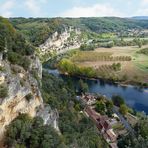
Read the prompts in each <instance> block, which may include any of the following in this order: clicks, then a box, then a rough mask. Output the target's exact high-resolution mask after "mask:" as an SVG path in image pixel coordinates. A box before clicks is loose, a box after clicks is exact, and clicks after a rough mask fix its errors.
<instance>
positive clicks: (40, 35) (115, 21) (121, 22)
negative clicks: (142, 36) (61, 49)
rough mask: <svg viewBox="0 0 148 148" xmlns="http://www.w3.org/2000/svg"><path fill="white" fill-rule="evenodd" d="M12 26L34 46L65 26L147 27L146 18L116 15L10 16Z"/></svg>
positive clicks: (116, 29)
mask: <svg viewBox="0 0 148 148" xmlns="http://www.w3.org/2000/svg"><path fill="white" fill-rule="evenodd" d="M10 21H11V23H12V24H13V25H14V27H15V28H16V29H17V30H19V31H20V32H21V33H23V34H24V35H25V37H26V38H27V39H28V40H29V41H31V43H33V45H35V46H39V45H40V44H42V43H44V42H45V40H46V39H47V38H48V37H49V36H50V35H51V34H53V33H54V32H55V31H58V32H62V31H63V30H64V28H65V26H74V27H76V28H80V29H81V30H82V31H84V32H94V33H108V32H114V33H115V32H118V33H119V32H121V31H122V32H123V31H126V30H128V29H148V20H138V19H132V18H118V17H91V18H28V19H26V18H10Z"/></svg>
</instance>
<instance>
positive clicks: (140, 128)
mask: <svg viewBox="0 0 148 148" xmlns="http://www.w3.org/2000/svg"><path fill="white" fill-rule="evenodd" d="M147 127H148V118H141V119H140V120H139V122H138V123H137V124H136V126H135V130H136V131H137V133H138V134H140V135H141V136H142V137H143V138H147V139H148V128H147Z"/></svg>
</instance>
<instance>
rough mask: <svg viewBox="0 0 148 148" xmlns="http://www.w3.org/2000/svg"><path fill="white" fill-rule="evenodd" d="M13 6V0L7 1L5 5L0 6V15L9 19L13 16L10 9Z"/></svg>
mask: <svg viewBox="0 0 148 148" xmlns="http://www.w3.org/2000/svg"><path fill="white" fill-rule="evenodd" d="M14 5H15V1H14V0H7V1H6V2H5V3H3V4H2V5H1V10H0V14H1V15H2V16H4V17H11V16H13V12H12V8H13V7H14Z"/></svg>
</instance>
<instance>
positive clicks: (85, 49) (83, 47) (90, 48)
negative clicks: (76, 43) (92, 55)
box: [80, 44, 95, 51]
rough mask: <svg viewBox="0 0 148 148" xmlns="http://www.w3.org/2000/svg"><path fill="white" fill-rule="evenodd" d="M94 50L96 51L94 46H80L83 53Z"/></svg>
mask: <svg viewBox="0 0 148 148" xmlns="http://www.w3.org/2000/svg"><path fill="white" fill-rule="evenodd" d="M94 49H95V47H94V46H93V45H87V44H82V45H81V46H80V50H82V51H91V50H94Z"/></svg>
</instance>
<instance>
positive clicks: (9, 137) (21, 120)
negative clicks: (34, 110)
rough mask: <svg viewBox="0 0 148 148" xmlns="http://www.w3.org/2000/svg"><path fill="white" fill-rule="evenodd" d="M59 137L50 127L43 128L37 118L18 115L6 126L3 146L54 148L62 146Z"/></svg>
mask: <svg viewBox="0 0 148 148" xmlns="http://www.w3.org/2000/svg"><path fill="white" fill-rule="evenodd" d="M62 143H63V142H62V139H61V137H60V136H59V135H58V134H57V132H56V131H55V130H54V129H53V128H52V127H50V126H44V125H43V120H42V119H41V118H39V117H36V118H34V119H32V118H30V117H29V116H28V115H26V114H21V115H19V116H18V117H17V118H16V119H15V120H14V121H12V123H11V124H10V125H9V126H8V128H7V132H6V138H5V145H7V146H8V147H25V148H26V147H32V148H37V147H40V148H54V147H58V146H60V145H61V144H62Z"/></svg>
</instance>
